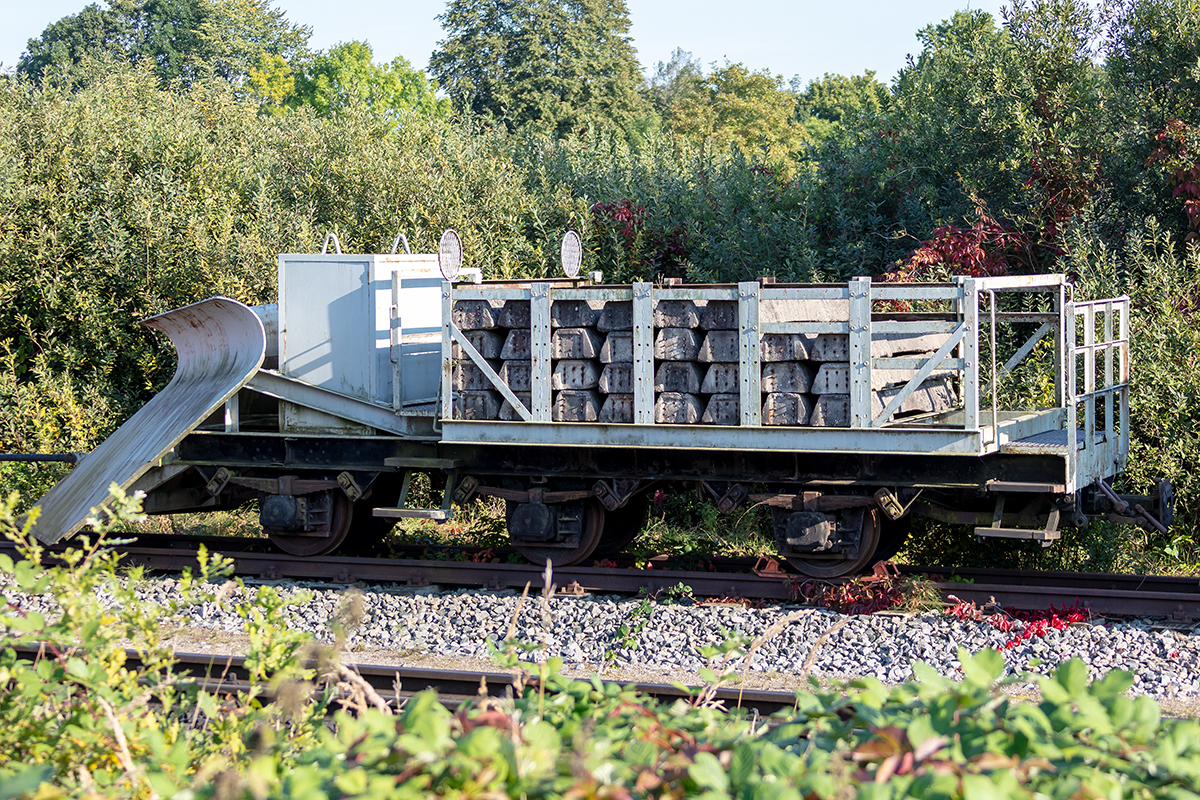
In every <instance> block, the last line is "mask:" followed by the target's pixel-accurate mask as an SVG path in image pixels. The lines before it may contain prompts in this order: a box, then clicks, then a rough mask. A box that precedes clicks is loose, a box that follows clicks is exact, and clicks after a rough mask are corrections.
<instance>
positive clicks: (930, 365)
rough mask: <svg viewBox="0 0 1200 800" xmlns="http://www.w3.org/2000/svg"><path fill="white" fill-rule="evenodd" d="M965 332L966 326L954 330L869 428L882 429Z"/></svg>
mask: <svg viewBox="0 0 1200 800" xmlns="http://www.w3.org/2000/svg"><path fill="white" fill-rule="evenodd" d="M966 332H967V326H966V325H959V326H958V327H957V328H955V329H954V333H952V334H950V338H949V339H947V340H946V343H945V344H943V345H942V346H941V347H940V348H938V351H937V352H936V353H934V354H933V355H932V356H931V357H930V358H929V360H928V361H926V362H925V366H923V367H921V368H920V369H919V370H917V374H916V375H913V376H912V378H911V379H910V380H909V382H908V383H906V384H904V388H903V389H901V390H900V393H899V394H897V395H896V396H895V397H893V398H892V401H891V402H890V403H888V404H887V407H886V408H884V409H883V411H882V412H880V414H879V416H878V417H876V418H875V419H874V420H872V422H871V427H873V428H881V427H883V424H884V423H885V422H887V420H888V417H890V416H892V414H894V413H896V409H897V408H899V407H900V404H901V403H903V402H904V401H905V400H907V399H908V396H909V395H911V394H912V393H913V392H915V391H916V390H917V387H919V386H920V385H921V384H922V383H924V382H925V379H926V378H928V377H929V376H930V375H931V374H933V371H934V370H935V369H937V368H938V365H939V364H941V363H942V362H943V361H945V360H946V358H947V357H948V356H949V355H950V351H951V350H953V349H954V348H955V347H957V346H958V343H959V342H961V341H962V338H963V335H964V334H965V333H966Z"/></svg>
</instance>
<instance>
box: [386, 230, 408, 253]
mask: <svg viewBox="0 0 1200 800" xmlns="http://www.w3.org/2000/svg"><path fill="white" fill-rule="evenodd" d="M401 242H404V252H405V253H407V254H408V255H410V256H411V255H412V248H411V247H409V246H408V237H407V236H405V235H404V234H403V233H397V234H396V238H395V239H393V240H392V253H391V254H392V255H396V245H398V244H400V243H401Z"/></svg>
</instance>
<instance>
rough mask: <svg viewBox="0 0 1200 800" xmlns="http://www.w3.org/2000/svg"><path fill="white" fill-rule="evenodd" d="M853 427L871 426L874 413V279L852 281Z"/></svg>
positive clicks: (851, 400)
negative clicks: (872, 369) (872, 295)
mask: <svg viewBox="0 0 1200 800" xmlns="http://www.w3.org/2000/svg"><path fill="white" fill-rule="evenodd" d="M849 288H850V347H849V350H850V427H851V428H869V427H871V422H872V419H873V417H874V414H872V413H871V411H872V409H871V279H870V278H855V279H854V280H852V281H850V287H849Z"/></svg>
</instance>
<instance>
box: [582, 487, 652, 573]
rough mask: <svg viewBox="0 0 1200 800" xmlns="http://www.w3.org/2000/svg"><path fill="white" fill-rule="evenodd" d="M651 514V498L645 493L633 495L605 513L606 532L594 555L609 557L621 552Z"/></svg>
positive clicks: (640, 530) (601, 536) (602, 535)
mask: <svg viewBox="0 0 1200 800" xmlns="http://www.w3.org/2000/svg"><path fill="white" fill-rule="evenodd" d="M649 516H650V498H649V497H648V496H647V495H645V494H640V495H638V496H637V497H631V498H630V499H629V502H627V503H626V504H625V505H623V506H622V507H621V508H618V509H617V510H615V511H609V512H607V513H606V514H605V515H604V532H603V533H601V534H600V544H598V545H596V549H595V550H594V551H593V552H592V555H594V556H596V557H597V558H607V557H609V556H615V555H616V554H617V553H620V552H621V551H622V550H624V549H625V548H626V547H628V546H629V543H630V542H632V541H633V540H634V539H636V538H637V535H638V534H639V533H641V532H642V529H643V528H645V527H646V520H647V519H648V518H649Z"/></svg>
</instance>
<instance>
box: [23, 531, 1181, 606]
mask: <svg viewBox="0 0 1200 800" xmlns="http://www.w3.org/2000/svg"><path fill="white" fill-rule="evenodd" d="M200 543H203V544H205V545H206V546H207V547H208V549H209V550H210V551H211V552H214V553H219V554H221V555H223V556H226V557H229V558H231V559H233V562H234V570H235V573H236V574H237V575H240V576H245V577H252V578H256V579H263V580H285V579H289V580H317V581H327V582H332V583H341V584H347V585H349V584H354V583H360V582H361V583H394V584H401V585H405V586H410V587H413V588H421V587H430V586H438V587H446V588H460V587H474V588H480V589H487V590H494V591H499V590H504V589H513V590H518V591H520V590H522V589H523V588H524V587H525V585H526V584H529V586H530V588H531V590H540V589H541V588H542V587H543V583H544V573H545V570H544V568H543V567H539V566H535V565H532V564H511V563H496V562H494V561H472V560H463V561H450V560H428V559H423V558H420V557H419V556H420V553H421V548H419V547H411V548H407V549H408V550H410V551H411V554H412V555H413V556H417V557H413V558H394V557H393V558H385V557H372V556H324V557H321V558H319V559H304V558H297V557H295V556H290V555H286V554H282V553H274V552H261V551H264V550H265V549H266V548H265V547H264V546H265V545H266V542H265V540H262V539H234V538H229V537H200V538H194V539H185V538H183V537H175V536H162V535H149V536H141V537H139V540H138V541H137V542H135V543H134V544H133V545H132V546H127V547H122V548H121V550H122V552H123V553H125V554H126V555H125V560H126V563H128V564H129V565H131V566H143V567H146V568H147V569H151V570H156V571H168V572H169V571H178V570H182V569H184V568H186V567H189V566H194V565H195V563H196V547H197V546H198V545H199V544H200ZM11 549H12V546H11V545H10V544H7V543H4V544H3V545H0V551H8V550H11ZM256 551H259V552H256ZM402 552H403V550H402ZM406 554H407V553H406ZM461 556H462V557H463V558H471V557H479V554H477V553H474V552H468V551H464V552H463V553H462V554H461ZM695 563H697V564H702V565H703V568H696V567H695V566H693V567H692V568H677V567H674V568H673V567H672V566H671V564H670V562H669V561H668V560H666V559H651V560H649V561H645V562H642V564H641V567H633V566H605V567H596V566H592V567H588V566H574V567H557V568H555V569H554V571H553V582H554V583H555V585H556V586H557V587H558V591H559V592H560V593H564V594H575V595H583V594H628V595H637V594H654V593H656V592H663V591H667V590H670V589H673V588H674V587H678V586H679V585H680V584H684V585H686V586H687V587H689V589H690V594H691V595H692V596H694V597H696V598H724V599H730V600H738V599H741V600H764V601H774V602H796V601H797V600H800V599H801V598H802V596H803V590H804V588H805V584H806V583H811V582H812V581H813V579H812V578H808V577H806V576H803V575H797V574H795V573H791V572H787V571H784V570H783V569H782V568H781V567H780V566H779V564H778V563H777V562H775V561H773V560H768V559H761V560H759V561H758V562H757V563H756V562H755V561H754V560H731V559H707V560H703V561H701V560H698V559H697V560H695ZM899 570H900V572H901V574H904V575H911V576H921V577H924V578H927V579H929V580H930V582H931V584H932V586H933V587H934V588H936V589H937V590H938V591H939V592H940V593H941V594H942V596H943V597H946V596H949V595H953V596H954V597H956V598H958V599H960V600H963V601H968V602H975V603H977V604H979V605H983V604H987V603H993V602H994V603H995V604H996V605H998V606H1001V607H1006V608H1015V609H1019V610H1045V609H1047V608H1049V607H1050V606H1056V607H1064V606H1076V605H1077V606H1079V607H1081V608H1083V609H1085V610H1087V611H1089V612H1090V613H1091V614H1092V616H1094V617H1108V616H1114V617H1125V616H1149V617H1165V618H1168V619H1171V620H1174V621H1178V622H1191V621H1196V620H1200V580H1197V579H1196V578H1190V577H1174V576H1149V575H1114V574H1100V573H1071V572H1038V571H1029V570H996V569H961V568H959V569H946V568H932V567H909V566H902V567H900V568H899Z"/></svg>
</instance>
